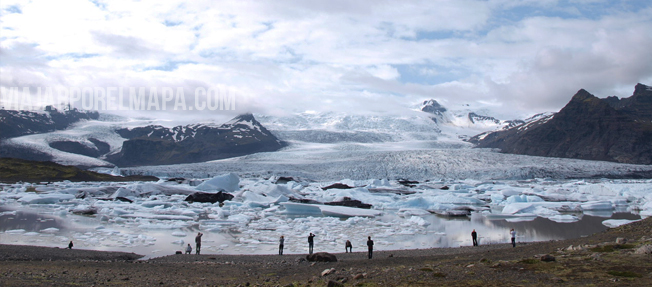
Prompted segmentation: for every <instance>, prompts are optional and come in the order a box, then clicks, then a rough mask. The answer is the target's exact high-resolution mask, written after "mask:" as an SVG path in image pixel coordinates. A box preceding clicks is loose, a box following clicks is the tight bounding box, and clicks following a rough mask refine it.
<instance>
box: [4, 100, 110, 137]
mask: <svg viewBox="0 0 652 287" xmlns="http://www.w3.org/2000/svg"><path fill="white" fill-rule="evenodd" d="M99 117H100V114H99V113H98V112H96V111H78V110H77V109H73V110H67V111H63V112H60V111H58V110H57V109H54V108H52V107H50V106H48V107H46V110H45V111H43V112H35V111H15V110H0V139H6V138H12V137H18V136H22V135H29V134H38V133H47V132H51V131H55V130H63V129H66V128H68V127H69V126H70V125H72V124H74V123H76V122H78V121H81V120H96V119H98V118H99Z"/></svg>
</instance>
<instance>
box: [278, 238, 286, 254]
mask: <svg viewBox="0 0 652 287" xmlns="http://www.w3.org/2000/svg"><path fill="white" fill-rule="evenodd" d="M283 243H285V237H283V235H281V239H279V240H278V255H283Z"/></svg>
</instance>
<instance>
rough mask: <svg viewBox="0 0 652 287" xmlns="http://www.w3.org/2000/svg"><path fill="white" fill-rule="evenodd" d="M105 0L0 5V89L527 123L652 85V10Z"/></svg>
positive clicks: (537, 4) (535, 4)
mask: <svg viewBox="0 0 652 287" xmlns="http://www.w3.org/2000/svg"><path fill="white" fill-rule="evenodd" d="M96 2H97V4H94V3H92V2H90V1H84V0H74V1H73V0H70V1H66V2H65V3H64V2H59V1H56V2H54V1H31V2H22V1H20V2H15V3H12V2H9V1H2V3H0V13H1V14H0V15H2V18H1V19H0V21H1V24H2V25H1V27H2V30H1V31H0V40H1V42H0V57H1V58H0V73H1V74H0V86H2V87H12V86H34V87H36V86H108V85H110V86H147V87H149V86H181V87H184V88H186V89H189V90H192V89H194V88H195V87H198V86H202V87H208V86H220V87H225V88H228V89H231V90H233V91H236V92H237V93H238V94H239V99H240V100H239V103H240V104H241V105H239V107H240V109H241V110H240V111H241V112H245V111H256V112H269V113H280V112H283V111H287V110H297V111H304V110H317V111H323V110H339V111H349V112H351V113H358V112H368V111H372V110H373V111H382V110H383V108H385V110H387V111H395V108H394V107H395V106H396V105H405V104H406V103H408V102H418V101H421V100H423V99H425V98H436V99H438V100H440V101H442V102H445V103H447V104H450V105H453V106H455V105H461V104H463V103H470V102H473V103H478V104H480V105H485V106H487V107H490V108H494V109H499V110H498V112H503V113H504V112H506V111H509V113H512V114H514V115H523V114H532V113H536V112H542V111H551V110H552V111H554V110H558V109H559V108H561V107H562V106H563V105H564V104H565V103H566V102H568V100H569V99H570V97H571V96H572V94H573V93H574V92H575V91H577V90H578V89H580V88H585V89H587V90H589V91H590V92H593V93H594V94H596V95H598V96H608V95H613V94H615V93H617V92H622V91H623V90H627V89H626V87H630V88H629V90H630V93H631V90H632V89H633V85H634V84H635V83H636V82H645V81H650V80H651V79H652V59H651V57H652V56H650V53H649V47H651V46H652V32H650V31H652V16H650V15H652V8H650V4H640V6H641V7H638V9H629V8H628V9H622V10H620V9H614V6H610V7H607V6H602V5H606V4H605V3H598V2H596V1H590V2H591V3H589V4H590V5H591V9H592V11H593V10H596V14H595V15H586V13H588V12H586V9H580V8H583V6H580V5H584V4H586V3H583V2H584V1H581V2H582V3H579V4H578V5H577V6H574V5H575V4H574V3H561V2H558V1H518V2H515V1H503V0H493V1H471V0H469V1H402V2H394V1H371V0H369V1H298V0H296V1H291V0H288V1H274V2H266V1H263V2H258V1H220V2H214V1H192V2H190V3H186V2H184V1H153V0H148V1H136V2H134V1H126V0H125V1H106V2H101V1H99V2H98V1H96ZM626 4H627V5H625V4H623V5H622V6H623V7H625V6H627V7H631V6H632V5H634V4H632V3H629V2H628V3H626ZM615 6H616V7H618V6H617V5H615ZM601 7H602V8H601ZM523 11H526V12H523ZM573 11H575V12H573ZM18 12H19V13H18ZM519 13H520V14H519ZM583 13H584V14H583ZM588 16H591V17H588ZM398 66H404V67H411V68H409V69H408V70H411V71H414V73H412V74H401V73H402V72H401V70H400V69H398V68H397V67H398ZM647 84H652V83H647ZM618 95H620V96H627V95H628V94H618Z"/></svg>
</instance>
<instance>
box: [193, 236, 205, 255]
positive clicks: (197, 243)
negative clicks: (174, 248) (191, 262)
mask: <svg viewBox="0 0 652 287" xmlns="http://www.w3.org/2000/svg"><path fill="white" fill-rule="evenodd" d="M202 236H204V234H203V233H201V232H198V233H197V236H195V254H197V255H199V252H200V251H201V237H202Z"/></svg>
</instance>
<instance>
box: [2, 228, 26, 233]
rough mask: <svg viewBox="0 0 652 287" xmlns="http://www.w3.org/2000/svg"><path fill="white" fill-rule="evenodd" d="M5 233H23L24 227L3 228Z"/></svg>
mask: <svg viewBox="0 0 652 287" xmlns="http://www.w3.org/2000/svg"><path fill="white" fill-rule="evenodd" d="M5 233H9V234H23V233H25V229H11V230H5Z"/></svg>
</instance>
